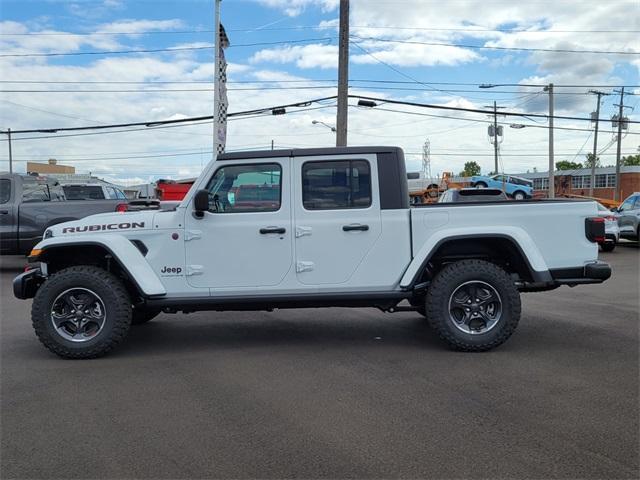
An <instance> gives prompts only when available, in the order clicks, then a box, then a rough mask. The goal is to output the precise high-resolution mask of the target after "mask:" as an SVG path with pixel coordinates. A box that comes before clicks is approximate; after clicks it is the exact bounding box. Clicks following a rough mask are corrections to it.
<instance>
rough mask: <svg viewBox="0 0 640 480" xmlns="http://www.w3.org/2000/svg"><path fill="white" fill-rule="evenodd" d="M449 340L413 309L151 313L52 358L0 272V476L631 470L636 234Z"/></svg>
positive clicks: (479, 474)
mask: <svg viewBox="0 0 640 480" xmlns="http://www.w3.org/2000/svg"><path fill="white" fill-rule="evenodd" d="M600 256H601V258H602V259H604V260H606V261H609V262H610V263H611V264H612V266H613V269H614V275H613V278H612V279H611V280H609V281H608V282H607V283H606V284H604V285H589V286H582V287H577V288H575V289H570V288H568V287H561V288H560V289H558V290H556V291H553V292H547V293H531V294H525V295H523V299H524V300H523V317H522V320H521V322H520V326H519V328H518V330H517V332H516V333H515V335H514V336H513V337H512V338H511V339H510V340H509V341H508V342H507V343H506V344H505V345H503V346H502V347H500V348H499V349H496V350H495V351H492V352H489V353H483V354H464V353H456V352H452V351H449V350H447V349H446V348H445V347H444V346H443V345H442V344H441V343H440V342H439V341H438V340H437V339H436V338H435V336H434V334H433V333H432V332H431V331H430V330H429V328H428V327H427V326H426V325H425V322H424V320H423V319H422V318H421V317H420V316H419V315H418V314H414V313H401V314H393V315H392V314H384V313H381V312H378V311H376V310H370V309H325V310H288V311H277V312H272V313H267V312H257V313H243V312H232V313H197V314H192V315H162V316H160V317H158V318H157V319H156V320H154V321H152V322H150V323H149V324H147V325H142V326H139V327H133V328H132V331H131V333H130V335H129V338H128V340H127V341H126V343H125V344H124V345H123V346H122V347H120V348H119V349H118V350H117V351H114V352H112V354H111V355H109V356H107V357H105V358H102V359H98V360H90V361H68V360H61V359H59V358H57V357H56V356H54V355H53V354H50V353H49V352H48V351H47V350H45V349H44V348H43V347H42V346H41V345H40V343H39V342H38V341H37V339H36V338H35V335H34V334H33V331H32V329H31V325H30V321H29V309H30V302H25V301H19V300H16V299H14V298H13V296H12V293H11V279H12V278H13V276H15V275H16V274H17V272H18V271H19V268H20V265H21V264H22V263H23V260H22V259H19V258H6V257H5V258H3V259H2V271H1V272H0V281H1V288H2V290H1V297H0V302H1V303H0V313H1V322H0V346H1V352H0V354H1V357H0V359H1V365H0V373H1V391H0V394H1V425H0V432H1V435H2V438H1V442H2V444H1V445H2V450H1V452H0V454H1V455H0V462H1V470H0V477H2V478H212V477H215V478H284V477H287V478H293V477H296V478H319V477H322V478H373V477H377V478H381V477H385V478H389V477H394V478H399V477H403V478H408V477H411V478H427V477H429V478H434V477H437V478H463V477H464V478H470V477H473V478H498V477H500V478H638V476H639V474H640V471H639V463H638V458H639V434H638V431H639V422H638V417H639V412H638V405H639V398H638V396H639V371H638V369H639V367H638V363H639V362H638V361H639V339H638V333H639V307H640V305H639V291H638V288H639V286H638V285H639V260H640V250H639V249H638V246H637V244H631V243H629V244H625V245H621V246H620V247H619V248H617V249H616V250H615V251H614V252H612V253H604V254H601V255H600Z"/></svg>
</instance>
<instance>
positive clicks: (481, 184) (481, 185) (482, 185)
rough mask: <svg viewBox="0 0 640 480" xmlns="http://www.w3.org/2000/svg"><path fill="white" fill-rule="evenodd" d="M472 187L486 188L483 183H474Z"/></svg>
mask: <svg viewBox="0 0 640 480" xmlns="http://www.w3.org/2000/svg"><path fill="white" fill-rule="evenodd" d="M474 187H476V188H487V184H486V183H484V182H476V183H475V185H474Z"/></svg>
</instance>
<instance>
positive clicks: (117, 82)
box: [0, 78, 640, 95]
mask: <svg viewBox="0 0 640 480" xmlns="http://www.w3.org/2000/svg"><path fill="white" fill-rule="evenodd" d="M318 82H334V83H335V82H336V80H335V78H321V79H311V78H309V79H305V80H291V79H284V78H283V79H282V80H233V81H229V82H227V85H232V84H269V83H318ZM349 82H350V83H352V82H357V83H384V84H387V83H389V84H411V85H413V84H423V83H426V82H423V81H421V80H417V79H416V80H380V79H362V78H351V79H349ZM0 83H33V84H78V85H81V84H82V85H83V84H90V85H93V84H115V85H155V84H194V85H197V84H210V85H212V84H213V79H211V80H143V81H126V80H20V79H17V80H6V79H4V80H0ZM428 83H429V85H449V86H474V87H478V86H480V85H487V82H477V83H473V82H428ZM495 86H498V87H531V88H538V87H545V86H546V85H545V84H530V83H502V84H498V85H495ZM623 86H624V87H625V88H640V85H593V84H567V85H556V84H555V83H554V84H553V87H554V89H555V88H621V87H623ZM474 91H475V90H474ZM483 91H487V90H478V93H481V92H483ZM494 92H495V90H494ZM509 93H511V92H509ZM625 95H627V93H626V92H625Z"/></svg>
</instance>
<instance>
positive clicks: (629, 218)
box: [614, 192, 640, 241]
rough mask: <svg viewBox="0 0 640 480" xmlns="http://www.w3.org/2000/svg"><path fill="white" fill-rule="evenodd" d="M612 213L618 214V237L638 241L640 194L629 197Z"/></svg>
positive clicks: (639, 233) (639, 235)
mask: <svg viewBox="0 0 640 480" xmlns="http://www.w3.org/2000/svg"><path fill="white" fill-rule="evenodd" d="M614 211H615V212H616V213H617V214H618V226H619V227H620V236H621V237H622V238H627V239H629V240H639V241H640V192H634V193H632V194H631V195H629V196H628V197H627V198H626V199H625V201H624V202H622V203H621V204H620V206H619V207H618V208H616V209H615V210H614Z"/></svg>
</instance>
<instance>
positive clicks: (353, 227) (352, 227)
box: [342, 225, 369, 232]
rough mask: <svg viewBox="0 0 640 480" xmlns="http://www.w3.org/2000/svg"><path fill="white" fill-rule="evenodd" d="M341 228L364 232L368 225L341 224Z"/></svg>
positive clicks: (347, 230)
mask: <svg viewBox="0 0 640 480" xmlns="http://www.w3.org/2000/svg"><path fill="white" fill-rule="evenodd" d="M342 230H344V231H345V232H354V231H360V232H366V231H367V230H369V225H343V226H342Z"/></svg>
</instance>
